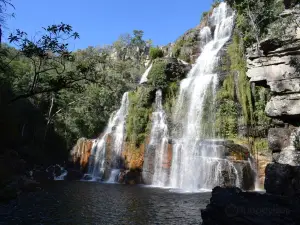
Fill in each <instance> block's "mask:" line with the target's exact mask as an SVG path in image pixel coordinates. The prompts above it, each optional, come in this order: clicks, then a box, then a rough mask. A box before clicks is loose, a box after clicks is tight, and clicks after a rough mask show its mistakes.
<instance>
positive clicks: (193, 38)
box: [172, 26, 201, 63]
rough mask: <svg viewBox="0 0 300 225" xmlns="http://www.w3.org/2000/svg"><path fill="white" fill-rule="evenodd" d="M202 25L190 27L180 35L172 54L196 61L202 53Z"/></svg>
mask: <svg viewBox="0 0 300 225" xmlns="http://www.w3.org/2000/svg"><path fill="white" fill-rule="evenodd" d="M200 43H201V38H200V26H197V27H196V28H194V29H190V30H188V31H187V32H185V33H184V34H183V35H182V36H181V37H179V38H178V39H177V40H176V42H175V44H174V45H173V49H172V56H175V57H178V58H179V59H181V60H183V61H186V62H188V63H195V61H196V59H197V58H198V56H199V55H200V48H199V46H200Z"/></svg>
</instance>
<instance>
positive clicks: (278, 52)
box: [247, 0, 300, 181]
mask: <svg viewBox="0 0 300 225" xmlns="http://www.w3.org/2000/svg"><path fill="white" fill-rule="evenodd" d="M284 4H285V8H286V10H285V11H284V12H283V13H282V14H281V18H279V19H278V20H277V21H274V22H273V25H276V24H277V23H278V24H280V22H281V21H285V20H286V19H287V18H289V20H290V22H289V23H285V24H288V25H287V26H285V27H282V30H283V31H284V32H283V33H284V34H283V35H277V34H275V33H272V32H273V30H272V29H270V31H269V36H268V37H267V38H266V39H265V40H263V41H261V43H260V45H259V46H258V47H259V49H257V48H256V46H254V47H253V48H249V49H247V54H248V56H247V65H248V71H247V76H248V77H249V78H250V82H254V83H255V84H256V85H259V86H264V87H265V88H269V89H270V90H271V98H270V99H269V100H268V103H267V105H266V108H265V112H266V114H267V115H268V116H269V117H272V118H273V119H274V120H273V121H274V123H273V125H274V127H273V128H271V129H269V134H268V142H269V149H270V151H271V152H272V160H273V162H275V163H281V164H287V165H290V166H300V154H299V152H298V151H297V149H296V148H295V143H294V142H295V139H296V137H297V136H299V131H298V130H299V128H298V126H299V123H298V121H299V119H300V70H299V68H300V63H299V62H300V61H299V60H300V29H299V26H298V25H297V24H299V22H300V8H299V6H297V7H295V2H294V1H291V0H287V1H284ZM291 7H293V8H291ZM278 24H277V25H278ZM271 27H272V25H271ZM258 52H259V53H258ZM278 121H281V123H279V122H278ZM276 165H277V164H276ZM272 168H273V167H272ZM276 171H277V172H280V170H272V173H271V174H272V175H274V176H275V174H276ZM278 176H281V175H280V173H279V174H278ZM267 179H268V177H267V178H266V181H267Z"/></svg>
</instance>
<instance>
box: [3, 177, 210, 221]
mask: <svg viewBox="0 0 300 225" xmlns="http://www.w3.org/2000/svg"><path fill="white" fill-rule="evenodd" d="M210 196H211V194H210V193H193V194H183V193H176V192H172V191H170V190H169V189H158V188H150V187H145V186H127V185H115V184H99V183H90V182H79V181H78V182H65V181H57V182H54V183H50V184H47V186H45V187H43V191H40V192H37V193H30V194H29V195H23V196H21V197H20V198H19V199H18V200H17V201H12V202H10V203H6V204H3V203H2V204H1V203H0V224H108V225H110V224H118V225H119V224H141V225H143V224H179V225H182V224H200V223H201V213H200V209H203V208H205V206H206V205H207V203H208V202H209V199H210Z"/></svg>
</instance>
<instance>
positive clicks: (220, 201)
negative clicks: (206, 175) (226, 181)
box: [201, 187, 300, 225]
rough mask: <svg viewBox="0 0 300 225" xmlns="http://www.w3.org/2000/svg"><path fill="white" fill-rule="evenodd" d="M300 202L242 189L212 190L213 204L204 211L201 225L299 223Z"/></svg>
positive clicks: (282, 224)
mask: <svg viewBox="0 0 300 225" xmlns="http://www.w3.org/2000/svg"><path fill="white" fill-rule="evenodd" d="M299 200H300V199H299V198H289V197H282V196H276V195H268V194H259V193H255V192H242V191H241V190H240V189H239V188H220V187H216V188H214V189H213V192H212V197H211V199H210V203H209V204H208V205H207V206H206V209H204V210H201V216H202V220H203V223H202V225H228V224H230V225H241V224H243V225H272V224H277V225H285V224H299V220H300V201H299Z"/></svg>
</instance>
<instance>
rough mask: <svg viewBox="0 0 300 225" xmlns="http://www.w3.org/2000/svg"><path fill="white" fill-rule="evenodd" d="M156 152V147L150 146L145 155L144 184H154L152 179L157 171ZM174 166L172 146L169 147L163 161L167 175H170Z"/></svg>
mask: <svg viewBox="0 0 300 225" xmlns="http://www.w3.org/2000/svg"><path fill="white" fill-rule="evenodd" d="M155 150H156V146H151V145H148V147H147V150H146V151H145V155H144V164H143V171H142V177H143V183H144V184H148V185H150V184H152V179H153V175H154V172H155V171H154V170H155ZM171 165H172V144H169V145H168V152H167V155H165V158H164V159H163V165H162V166H163V170H164V171H165V173H166V174H168V175H169V174H170V169H171Z"/></svg>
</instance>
